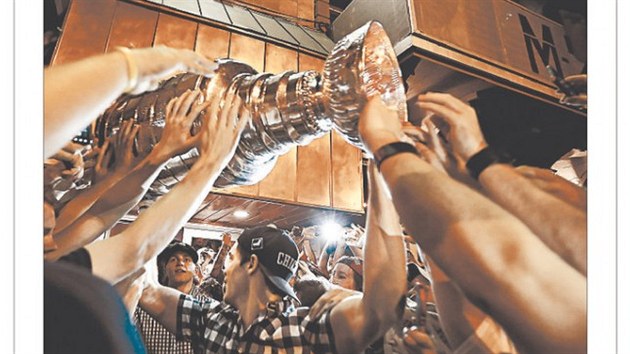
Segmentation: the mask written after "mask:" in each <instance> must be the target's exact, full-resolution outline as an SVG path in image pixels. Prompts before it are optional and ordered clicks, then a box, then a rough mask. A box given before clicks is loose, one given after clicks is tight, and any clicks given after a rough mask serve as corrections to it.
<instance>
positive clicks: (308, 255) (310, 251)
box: [304, 240, 317, 263]
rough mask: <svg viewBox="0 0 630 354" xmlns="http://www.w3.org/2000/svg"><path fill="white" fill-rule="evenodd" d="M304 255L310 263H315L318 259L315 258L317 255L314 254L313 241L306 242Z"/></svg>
mask: <svg viewBox="0 0 630 354" xmlns="http://www.w3.org/2000/svg"><path fill="white" fill-rule="evenodd" d="M304 253H305V254H306V258H308V260H309V262H312V263H315V261H316V260H317V257H315V253H314V252H313V247H311V241H309V240H305V241H304Z"/></svg>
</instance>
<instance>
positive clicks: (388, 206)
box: [363, 167, 407, 335]
mask: <svg viewBox="0 0 630 354" xmlns="http://www.w3.org/2000/svg"><path fill="white" fill-rule="evenodd" d="M371 168H372V169H373V170H372V171H371V175H370V200H369V205H368V215H367V225H366V232H365V236H366V238H365V247H364V250H363V255H364V262H365V263H364V287H363V292H364V297H363V305H364V306H366V309H365V312H366V313H367V314H369V315H368V321H372V319H370V317H371V315H375V316H376V318H374V319H373V320H375V321H377V322H378V323H379V327H380V328H379V333H378V335H381V334H383V333H384V332H385V331H386V330H387V329H388V328H390V327H391V326H392V325H393V324H394V323H395V322H396V321H398V320H399V319H400V318H399V317H400V316H402V308H399V305H400V301H401V299H402V298H403V297H404V295H405V292H406V290H407V289H406V288H407V279H406V275H407V268H406V265H405V244H404V241H403V232H402V228H401V226H400V221H399V217H398V215H397V214H396V211H395V208H394V205H393V204H392V202H391V201H390V200H389V198H388V196H387V195H386V194H385V193H384V192H385V191H384V190H383V189H384V188H386V186H384V185H382V182H380V180H381V178H380V177H379V176H378V175H377V173H376V170H375V169H374V167H371ZM381 332H382V333H381Z"/></svg>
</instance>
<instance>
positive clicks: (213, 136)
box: [86, 96, 248, 282]
mask: <svg viewBox="0 0 630 354" xmlns="http://www.w3.org/2000/svg"><path fill="white" fill-rule="evenodd" d="M236 97H238V96H236ZM179 100H180V103H182V104H181V106H179V107H178V108H177V111H178V112H179V115H180V116H182V117H185V120H186V125H187V126H190V125H192V122H193V121H194V120H195V119H196V118H197V115H198V114H199V112H200V111H201V110H202V109H203V108H205V107H207V104H205V103H204V104H199V103H197V104H196V105H195V107H194V108H192V109H190V113H188V111H189V108H190V106H189V105H190V104H191V103H192V102H190V101H189V100H187V99H186V97H183V98H182V97H180V98H179ZM219 101H220V97H215V98H213V99H212V101H210V102H209V103H211V107H210V109H209V111H208V113H206V114H205V115H204V119H205V121H204V127H203V128H202V131H201V132H200V133H199V134H198V135H196V137H195V139H196V143H197V144H196V145H197V149H198V150H199V153H200V157H199V159H198V160H197V162H195V164H194V165H193V167H192V168H191V169H190V171H189V172H188V174H187V176H186V177H185V178H184V180H182V181H181V182H180V183H178V184H177V185H176V186H175V187H174V188H173V189H172V190H171V191H170V192H169V193H167V194H166V195H165V196H164V197H162V198H161V199H159V200H158V201H157V202H156V203H155V204H154V205H153V206H151V207H150V208H149V209H148V210H146V211H145V212H144V213H142V214H141V215H140V216H139V217H138V219H137V220H136V221H135V222H133V223H132V224H131V225H130V226H129V227H128V228H127V229H125V230H124V231H123V232H122V233H121V234H119V235H117V236H116V237H112V238H109V239H106V240H104V241H100V242H96V243H92V244H90V245H88V246H87V247H86V248H87V250H88V251H89V252H90V255H91V256H92V271H93V273H94V274H96V275H99V276H101V277H103V278H105V279H107V280H109V281H110V282H117V281H118V280H119V279H121V278H123V277H125V276H126V275H128V274H130V273H132V272H133V271H135V270H136V269H138V268H140V267H141V266H142V265H143V264H144V263H146V262H147V261H148V260H149V259H151V258H153V257H155V256H156V255H157V254H158V252H160V250H162V249H163V248H164V247H166V245H167V244H168V242H169V241H170V240H171V239H172V238H173V236H174V235H175V233H176V232H177V230H179V229H180V228H181V227H182V226H183V225H184V224H185V223H186V222H187V221H188V219H190V217H191V216H192V215H193V214H194V212H195V211H196V210H197V208H198V207H199V205H200V204H201V202H202V201H203V199H204V198H205V197H206V195H207V194H208V193H209V192H210V190H211V189H212V185H213V183H214V181H215V180H216V178H217V177H218V176H219V174H220V172H221V171H222V170H223V168H225V166H226V165H227V163H228V162H229V159H230V158H231V157H232V155H233V154H234V151H235V150H236V145H237V142H238V141H239V138H240V133H241V131H242V130H243V128H244V126H245V123H246V121H247V118H246V117H248V116H247V115H244V114H241V115H238V114H237V113H238V110H239V109H240V102H241V101H240V98H235V97H234V96H231V97H230V98H229V99H228V100H227V102H226V108H225V109H224V110H223V111H222V112H221V113H220V116H217V115H218V114H219V113H218V112H219ZM184 103H186V104H184ZM235 116H238V117H239V118H238V120H237V121H238V124H237V125H236V126H235V125H234V120H230V119H228V117H231V118H233V117H235Z"/></svg>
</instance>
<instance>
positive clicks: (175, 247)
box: [157, 242, 199, 264]
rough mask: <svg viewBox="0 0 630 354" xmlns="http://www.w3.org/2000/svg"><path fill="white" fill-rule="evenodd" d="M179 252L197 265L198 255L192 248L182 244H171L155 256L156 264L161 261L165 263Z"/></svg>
mask: <svg viewBox="0 0 630 354" xmlns="http://www.w3.org/2000/svg"><path fill="white" fill-rule="evenodd" d="M177 251H180V252H184V253H186V254H187V255H189V256H190V258H192V260H193V262H195V263H197V261H198V260H199V255H197V251H195V249H194V248H192V246H191V245H189V244H187V243H183V242H171V243H170V244H169V245H168V246H166V248H165V249H164V250H163V251H162V252H161V253H160V254H159V255H158V256H157V260H158V264H159V263H160V262H162V261H164V262H167V261H168V259H169V258H170V257H171V256H172V255H173V253H175V252H177Z"/></svg>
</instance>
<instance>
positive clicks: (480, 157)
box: [466, 146, 514, 179]
mask: <svg viewBox="0 0 630 354" xmlns="http://www.w3.org/2000/svg"><path fill="white" fill-rule="evenodd" d="M513 161H514V159H513V158H512V157H511V156H510V155H509V154H508V153H506V152H504V151H500V152H499V151H495V150H494V149H492V148H491V147H490V146H486V147H485V148H483V149H481V150H480V151H479V152H477V153H476V154H474V155H473V156H471V157H470V158H469V159H468V162H466V169H467V170H468V173H470V175H471V176H472V177H473V178H474V179H479V175H480V174H481V172H483V170H485V169H486V168H487V167H488V166H490V165H493V164H495V163H507V164H511V163H512V162H513Z"/></svg>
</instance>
